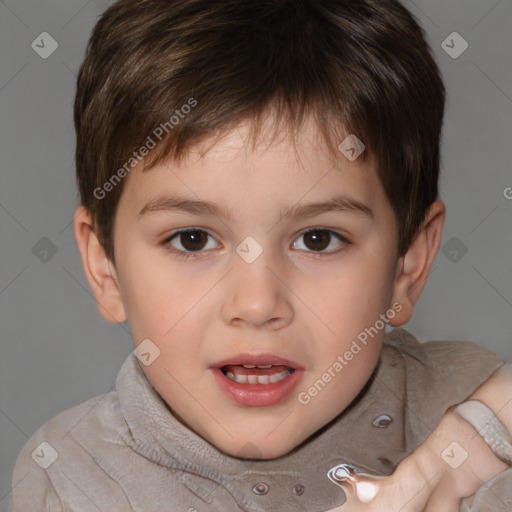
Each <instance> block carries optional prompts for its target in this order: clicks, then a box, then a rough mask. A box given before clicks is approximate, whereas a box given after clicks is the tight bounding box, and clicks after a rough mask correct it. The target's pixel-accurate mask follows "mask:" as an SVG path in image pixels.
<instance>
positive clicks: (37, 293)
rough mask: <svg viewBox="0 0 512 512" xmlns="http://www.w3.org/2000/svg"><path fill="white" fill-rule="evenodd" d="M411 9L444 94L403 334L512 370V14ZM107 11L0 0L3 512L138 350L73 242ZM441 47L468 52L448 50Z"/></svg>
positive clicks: (52, 0) (490, 8)
mask: <svg viewBox="0 0 512 512" xmlns="http://www.w3.org/2000/svg"><path fill="white" fill-rule="evenodd" d="M405 3H406V5H407V6H408V7H409V8H410V9H411V11H412V12H413V14H415V15H416V16H417V17H418V18H419V20H420V21H421V23H422V24H423V26H424V28H425V29H426V31H427V33H428V36H429V40H430V43H431V45H432V46H433V49H434V51H435V53H436V56H437V61H438V63H439V65H440V67H441V69H442V72H443V75H444V79H445V83H446V87H447V90H448V106H447V112H446V121H445V129H444V139H443V173H442V179H441V196H442V197H441V198H442V199H443V200H444V201H445V202H446V203H447V206H448V217H447V223H446V227H445V233H444V238H443V251H442V252H440V253H439V255H438V257H437V260H436V262H435V264H434V267H433V271H432V275H431V277H430V280H429V282H428V284H427V286H426V289H425V291H424V294H423V296H422V298H421V299H420V301H419V302H418V305H417V308H416V311H415V316H414V320H413V321H411V322H410V323H409V324H408V325H406V326H405V327H406V328H407V329H409V330H411V331H412V332H413V333H414V334H416V335H417V336H418V337H419V338H420V339H422V340H427V339H443V338H453V339H460V340H472V341H475V342H477V343H479V344H481V345H484V346H487V347H489V348H491V349H493V350H494V351H496V352H497V353H498V354H499V355H501V356H502V357H503V358H505V359H506V360H508V361H512V258H511V255H512V223H511V222H510V221H511V218H512V171H511V164H510V156H509V151H510V149H511V146H512V144H511V143H512V65H511V61H512V57H511V55H512V30H511V28H512V3H511V1H510V0H500V1H497V0H416V1H415V2H411V1H406V2H405ZM109 4H110V2H108V1H99V0H90V1H88V2H87V1H84V0H66V1H63V0H46V1H43V0H41V1H37V2H36V1H34V0H31V1H29V0H5V1H4V0H0V43H1V44H0V56H1V70H0V109H1V110H0V130H1V136H0V146H1V160H0V162H1V187H0V233H1V244H0V261H1V268H0V308H1V309H0V314H1V330H0V336H1V345H0V346H1V357H0V436H1V438H0V441H1V442H0V462H1V466H0V509H1V510H8V509H9V506H10V502H11V472H12V468H13V465H14V461H15V459H16V456H17V454H18V452H19V451H20V450H21V448H22V446H23V445H24V444H25V442H26V441H27V439H28V437H29V436H30V435H31V434H32V433H33V432H34V431H35V430H36V429H37V428H38V427H39V426H40V425H41V424H42V423H43V422H45V421H46V420H48V419H49V418H50V417H52V416H54V415H55V414H56V413H58V412H60V411H62V410H64V409H66V408H69V407H71V406H73V405H75V404H78V403H79V402H82V401H84V400H86V399H88V398H90V397H92V396H94V395H97V394H100V393H104V392H107V391H109V390H110V389H112V387H113V386H114V382H115V375H116V373H117V371H118V369H119V367H120V365H121V363H122V362H123V360H124V359H125V357H126V356H127V355H128V353H129V352H130V351H131V350H133V346H132V341H131V339H130V336H129V332H128V329H127V326H126V325H123V324H121V325H112V324H109V323H107V322H106V321H104V320H103V319H102V318H101V317H100V316H99V314H98V312H97V309H96V304H95V302H94V300H93V298H92V295H91V292H90V290H89V288H88V285H87V282H86V279H85V276H84V274H83V271H82V266H81V261H80V257H79V253H78V250H77V247H76V244H75V240H74V235H73V227H72V219H73V212H74V209H75V207H76V206H77V196H76V191H75V182H74V166H73V151H74V133H73V125H72V102H73V95H74V87H75V74H76V72H77V70H78V67H79V65H80V62H81V59H82V56H83V52H84V49H85V45H86V42H87V39H88V36H89V34H90V31H91V29H92V27H93V24H94V23H95V20H96V19H97V17H98V16H99V14H101V12H102V11H103V10H104V9H105V8H106V7H107V6H108V5H109ZM42 32H49V33H50V34H51V36H52V37H53V38H54V39H55V40H56V41H57V42H58V45H59V46H58V48H57V50H56V51H55V52H54V53H53V54H52V55H50V56H49V57H48V58H47V59H43V58H41V57H40V56H39V55H38V53H36V51H34V49H33V48H32V47H31V43H32V41H34V40H36V42H37V41H40V39H41V38H40V37H38V36H39V34H41V33H42ZM453 32H458V33H460V34H461V35H462V37H463V38H464V39H465V40H466V41H467V42H468V44H469V47H468V49H467V50H466V51H465V52H464V53H463V54H462V55H460V56H459V57H458V58H456V59H455V58H452V57H451V56H450V55H449V54H448V53H447V52H446V51H445V49H443V46H442V43H443V41H445V40H447V37H448V36H449V35H450V34H452V33H453ZM47 43H48V41H47ZM39 44H40V45H41V43H39ZM446 45H449V46H453V47H454V48H453V49H452V50H450V51H457V50H459V48H461V46H460V43H459V42H458V41H457V40H456V39H453V38H452V39H450V38H448V40H447V42H446V43H445V46H446ZM48 48H49V44H45V49H46V51H47V50H48ZM508 187H511V188H508ZM43 237H46V238H47V239H48V240H50V241H51V243H50V242H48V240H46V239H44V240H43V241H41V239H43ZM36 244H38V245H36ZM34 247H35V249H34ZM52 248H53V249H54V250H55V249H56V251H57V252H56V253H55V254H53V255H52V251H51V249H52ZM44 250H46V251H48V252H47V254H45V253H44V252H43V251H44ZM466 250H467V252H465V251H466ZM45 259H46V260H47V261H44V260H45Z"/></svg>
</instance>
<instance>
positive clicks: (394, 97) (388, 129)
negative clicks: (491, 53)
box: [74, 0, 445, 260]
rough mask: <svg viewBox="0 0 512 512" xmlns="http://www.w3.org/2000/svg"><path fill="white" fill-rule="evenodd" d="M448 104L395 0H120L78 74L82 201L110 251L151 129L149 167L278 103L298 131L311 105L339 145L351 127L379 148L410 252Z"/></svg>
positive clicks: (435, 170)
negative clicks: (120, 207)
mask: <svg viewBox="0 0 512 512" xmlns="http://www.w3.org/2000/svg"><path fill="white" fill-rule="evenodd" d="M191 99H192V100H193V102H195V103H193V104H194V108H193V109H191V108H189V109H188V113H187V115H181V116H180V119H179V122H178V123H175V124H174V123H170V121H169V120H170V119H171V118H172V116H174V117H176V115H177V113H178V112H177V109H180V108H181V107H182V106H184V105H187V104H188V105H191V104H192V103H191ZM444 102H445V90H444V86H443V82H442V79H441V75H440V72H439V69H438V67H437V65H436V63H435V61H434V58H433V56H432V54H431V50H430V48H429V46H428V44H427V42H426V39H425V35H424V32H423V30H422V29H421V27H420V26H419V24H418V23H417V22H416V20H415V19H414V17H413V16H412V15H411V13H410V12H409V11H408V10H407V9H406V8H405V7H403V6H402V5H401V4H400V3H399V2H398V1H395V0H119V1H117V2H115V3H114V4H113V5H111V6H110V7H109V8H108V9H107V10H106V11H105V13H104V14H103V15H102V16H101V18H100V19H99V21H98V22H97V24H96V26H95V27H94V30H93V33H92V35H91V38H90V40H89V43H88V46H87V51H86V55H85V59H84V62H83V64H82V66H81V68H80V71H79V74H78V79H77V92H76V98H75V105H74V121H75V129H76V141H77V144H76V171H77V180H78V186H79V190H80V197H81V203H82V204H83V205H84V206H85V207H87V208H88V209H89V211H90V212H91V214H92V215H93V218H94V221H95V226H96V228H95V229H96V231H97V234H98V236H99V239H100V242H101V243H102V245H103V247H104V248H105V250H106V253H107V255H108V256H109V257H110V258H111V259H112V260H113V259H114V250H113V241H112V238H113V233H112V229H113V221H114V217H115V212H116V207H117V204H118V202H119V198H120V195H121V192H122V188H123V180H122V179H121V178H122V177H123V176H124V175H125V174H126V171H128V172H129V170H130V169H129V168H128V169H127V166H126V162H127V161H129V160H130V159H131V160H134V159H133V155H135V154H136V152H137V151H138V149H140V148H142V147H143V146H144V144H145V143H146V141H148V137H149V138H152V140H153V139H154V138H155V137H154V136H153V137H152V134H154V131H155V128H156V127H158V126H167V128H168V129H166V133H165V136H164V137H160V139H161V140H159V141H158V144H157V146H156V148H155V149H154V150H152V151H151V152H150V154H148V155H147V156H146V158H144V168H151V167H152V166H153V165H156V164H157V163H159V162H161V161H163V159H165V158H174V159H176V160H179V159H180V158H181V157H182V156H183V155H185V154H186V152H187V149H188V148H190V146H191V145H192V144H194V143H197V142H198V141H199V140H202V139H205V138H208V137H210V136H212V135H213V134H214V133H219V131H222V130H229V129H230V128H232V127H234V126H235V125H236V124H237V123H238V122H240V121H242V120H244V119H246V118H250V119H252V120H254V123H252V126H253V127H254V130H253V131H254V133H257V132H258V130H259V128H258V127H259V126H260V122H261V120H262V117H263V115H264V114H265V113H268V111H269V109H270V108H272V109H275V111H276V113H277V115H276V122H277V123H278V124H281V123H282V122H284V123H285V125H286V127H287V128H291V129H292V130H293V131H296V130H298V129H299V128H300V126H301V125H302V122H303V120H304V119H305V116H306V115H307V114H313V115H314V116H315V120H316V121H317V124H318V127H319V129H320V131H321V134H322V137H323V138H324V139H325V141H326V143H327V147H328V150H329V152H330V153H331V155H333V156H335V155H336V154H337V155H338V156H339V155H340V154H341V153H340V151H339V150H338V149H337V147H338V145H339V143H340V142H341V141H342V140H343V138H342V137H344V136H346V135H347V134H348V133H350V134H355V135H356V136H357V137H358V138H359V139H361V140H362V141H363V142H364V144H365V146H366V151H365V152H364V153H363V155H362V156H361V157H360V158H368V157H369V156H372V157H374V159H375V161H376V163H377V172H378V176H379V179H380V180H381V182H382V184H383V187H384V190H385V193H386V195H387V197H388V199H389V201H390V204H391V206H392V208H393V210H394V212H395V215H396V218H397V221H398V231H399V247H398V251H399V253H400V254H403V253H405V251H406V249H407V248H408V246H409V245H410V243H411V241H412V240H413V239H414V236H415V234H416V233H417V230H418V228H419V227H420V225H421V223H422V222H423V220H424V218H425V214H426V212H427V209H428V207H429V206H430V205H431V204H432V202H434V201H435V200H436V199H437V196H438V174H439V166H440V147H439V145H440V133H441V127H442V121H443V114H444ZM180 112H182V111H181V110H180ZM182 113H183V112H182ZM171 125H172V126H171ZM277 129H278V126H277V125H276V130H277ZM162 133H163V132H162ZM343 134H345V135H343ZM138 156H139V157H140V155H138ZM134 163H135V162H131V164H130V166H132V164H134ZM123 165H124V169H125V172H120V171H121V168H122V167H121V166H123ZM116 171H118V175H117V178H118V179H116V181H115V182H114V181H112V179H113V178H114V177H115V173H116ZM109 180H110V181H109ZM107 183H110V185H108V186H107V187H106V188H105V187H104V185H106V184H107ZM107 189H108V194H107V193H106V190H107ZM99 190H101V191H102V194H101V195H103V193H104V192H105V194H104V197H99V198H98V196H99V195H100V194H99V192H98V191H99Z"/></svg>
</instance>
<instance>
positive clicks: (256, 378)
mask: <svg viewBox="0 0 512 512" xmlns="http://www.w3.org/2000/svg"><path fill="white" fill-rule="evenodd" d="M220 370H221V372H222V373H223V374H224V375H225V376H226V377H227V378H228V379H230V380H232V381H233V382H237V383H238V384H274V383H276V382H279V381H282V380H284V379H287V378H288V377H289V376H290V375H292V373H293V372H294V371H295V368H291V367H290V366H284V365H272V364H261V365H251V364H243V365H234V364H228V365H225V366H222V367H221V368H220Z"/></svg>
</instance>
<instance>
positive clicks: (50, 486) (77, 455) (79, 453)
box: [12, 391, 120, 512]
mask: <svg viewBox="0 0 512 512" xmlns="http://www.w3.org/2000/svg"><path fill="white" fill-rule="evenodd" d="M118 410H119V403H118V399H117V393H116V392H115V391H111V392H110V393H106V394H104V395H99V396H96V397H93V398H91V399H89V400H86V401H85V402H82V403H81V404H78V405H76V406H74V407H71V408H70V409H67V410H65V411H63V412H61V413H59V414H57V415H56V416H54V417H53V418H51V419H50V420H48V421H46V422H45V423H44V424H43V425H42V426H41V427H40V428H39V429H38V430H37V431H36V432H35V433H34V434H33V435H32V436H31V437H30V438H29V439H28V441H27V442H26V443H25V445H24V447H23V448H22V450H21V452H20V453H19V455H18V458H17V460H16V464H15V467H14V472H13V476H12V486H13V506H14V512H21V511H24V512H28V511H31V510H34V511H35V510H38V511H43V510H51V511H52V512H54V511H55V512H58V511H60V510H84V511H87V510H89V509H90V508H91V503H90V502H88V498H87V497H86V496H85V495H84V494H82V495H81V493H80V492H79V491H77V488H79V487H80V485H81V481H83V479H81V481H79V480H78V479H77V476H76V474H77V472H82V473H83V474H84V475H85V474H87V475H90V476H91V477H92V475H94V474H95V473H97V472H98V470H99V468H98V467H97V464H96V463H95V461H94V459H93V458H92V457H91V455H90V454H89V453H88V451H87V449H86V448H85V447H84V446H83V444H82V443H81V442H79V441H77V438H76V437H75V436H74V431H75V430H76V429H86V430H87V431H88V432H89V434H90V435H91V434H92V435H93V437H95V438H98V439H101V438H106V437H111V435H112V433H113V432H114V431H115V429H116V428H117V429H119V425H117V423H119V420H118V419H117V418H120V416H119V412H118ZM114 437H115V436H114ZM93 442H94V441H93ZM102 476H103V478H105V476H106V475H104V474H103V475H102ZM80 507H82V508H80Z"/></svg>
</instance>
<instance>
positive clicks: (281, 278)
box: [221, 251, 293, 329]
mask: <svg viewBox="0 0 512 512" xmlns="http://www.w3.org/2000/svg"><path fill="white" fill-rule="evenodd" d="M233 259H234V267H233V269H232V270H231V272H229V274H228V276H227V282H226V283H225V286H226V289H225V293H224V297H225V300H224V302H223V304H222V308H221V315H222V318H223V320H224V322H225V323H226V324H228V325H232V326H243V325H244V324H245V325H247V326H251V327H253V328H262V327H266V328H271V329H280V328H282V327H285V326H286V325H288V324H289V323H290V322H291V321H292V319H293V307H292V304H291V302H290V299H291V296H292V295H293V294H292V292H291V291H290V288H291V287H290V283H287V282H286V277H285V275H284V270H283V269H282V268H281V267H279V266H278V265H277V264H276V262H275V261H272V258H271V255H270V253H269V252H266V251H263V253H262V254H261V255H260V256H259V257H258V258H257V259H256V260H255V261H253V262H252V263H248V262H246V261H245V260H244V259H242V258H241V257H239V256H238V255H237V254H235V255H234V258H233Z"/></svg>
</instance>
